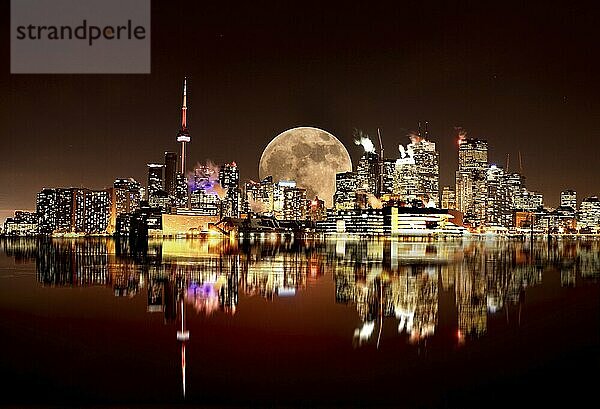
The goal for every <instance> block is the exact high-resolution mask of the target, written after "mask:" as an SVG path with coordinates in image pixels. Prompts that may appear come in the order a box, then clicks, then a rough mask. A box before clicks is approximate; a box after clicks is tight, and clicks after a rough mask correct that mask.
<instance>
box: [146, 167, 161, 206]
mask: <svg viewBox="0 0 600 409" xmlns="http://www.w3.org/2000/svg"><path fill="white" fill-rule="evenodd" d="M147 166H148V185H147V194H148V200H150V197H151V196H153V195H154V194H155V193H156V192H158V191H159V190H163V168H164V165H162V164H160V163H148V165H147Z"/></svg>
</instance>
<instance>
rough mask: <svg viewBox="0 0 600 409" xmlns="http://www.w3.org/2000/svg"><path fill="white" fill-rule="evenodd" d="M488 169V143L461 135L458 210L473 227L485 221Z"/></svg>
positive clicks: (459, 145)
mask: <svg viewBox="0 0 600 409" xmlns="http://www.w3.org/2000/svg"><path fill="white" fill-rule="evenodd" d="M487 169H488V144H487V141H484V140H481V139H474V138H466V137H465V134H461V135H459V139H458V170H457V171H456V208H457V210H459V211H461V212H462V213H464V219H465V222H468V223H469V224H471V226H473V227H477V226H480V225H481V224H483V223H484V221H485V204H486V198H487V183H486V182H487Z"/></svg>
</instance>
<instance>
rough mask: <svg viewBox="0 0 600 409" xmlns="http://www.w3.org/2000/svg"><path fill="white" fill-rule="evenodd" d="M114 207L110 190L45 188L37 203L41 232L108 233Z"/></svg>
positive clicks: (40, 193) (38, 196)
mask: <svg viewBox="0 0 600 409" xmlns="http://www.w3.org/2000/svg"><path fill="white" fill-rule="evenodd" d="M111 204H112V200H111V192H110V191H108V190H90V189H84V188H69V189H60V188H57V189H43V190H42V191H41V192H39V193H38V195H37V203H36V213H37V214H38V218H39V224H38V226H39V227H38V228H39V233H42V234H51V233H53V232H57V233H91V234H100V233H106V232H107V231H108V230H109V222H110V217H111Z"/></svg>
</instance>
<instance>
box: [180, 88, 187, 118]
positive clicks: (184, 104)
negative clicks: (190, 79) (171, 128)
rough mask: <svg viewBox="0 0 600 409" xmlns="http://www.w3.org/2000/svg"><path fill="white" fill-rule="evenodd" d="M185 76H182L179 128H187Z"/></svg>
mask: <svg viewBox="0 0 600 409" xmlns="http://www.w3.org/2000/svg"><path fill="white" fill-rule="evenodd" d="M186 111H187V77H184V78H183V105H182V106H181V129H187V116H186Z"/></svg>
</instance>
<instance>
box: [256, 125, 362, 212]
mask: <svg viewBox="0 0 600 409" xmlns="http://www.w3.org/2000/svg"><path fill="white" fill-rule="evenodd" d="M350 171H352V160H351V159H350V155H349V154H348V151H347V150H346V148H345V147H344V145H343V144H342V143H341V142H340V141H339V140H338V139H337V138H336V137H335V136H333V135H332V134H330V133H329V132H327V131H324V130H322V129H318V128H312V127H300V128H293V129H288V130H287V131H285V132H282V133H280V134H279V135H277V136H276V137H275V138H273V140H272V141H271V142H270V143H269V144H268V145H267V147H266V148H265V150H264V152H263V154H262V156H261V157H260V164H259V167H258V173H259V176H260V178H261V179H264V178H265V177H267V176H269V175H271V176H273V182H275V183H277V182H279V181H280V180H294V181H296V186H297V187H300V188H304V189H306V198H307V199H312V198H314V197H315V196H318V197H319V199H322V200H324V201H325V205H326V206H327V207H331V205H332V203H333V194H334V193H335V174H336V173H341V172H350Z"/></svg>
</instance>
